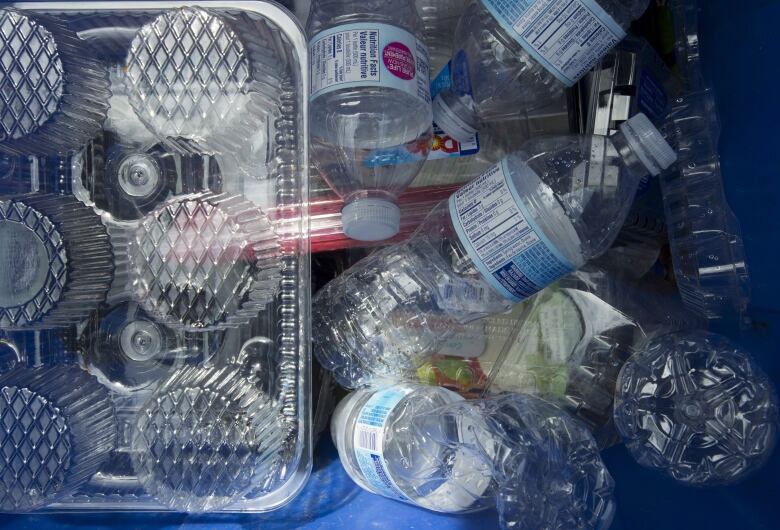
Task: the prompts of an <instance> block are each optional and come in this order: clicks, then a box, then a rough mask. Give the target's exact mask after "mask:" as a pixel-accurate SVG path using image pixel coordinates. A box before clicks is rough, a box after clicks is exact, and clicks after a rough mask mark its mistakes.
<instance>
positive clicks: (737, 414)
mask: <svg viewBox="0 0 780 530" xmlns="http://www.w3.org/2000/svg"><path fill="white" fill-rule="evenodd" d="M777 420H778V416H777V393H776V392H775V389H774V387H773V385H772V383H771V382H770V380H769V378H768V377H767V376H766V374H764V372H763V371H762V370H761V368H759V367H758V365H756V364H755V362H754V361H753V360H752V358H751V357H750V355H749V354H748V353H747V352H745V351H744V350H742V349H740V348H739V347H737V346H735V345H733V344H732V343H730V342H729V341H728V340H727V339H726V338H724V337H721V336H719V335H716V334H714V333H708V332H704V331H693V332H679V333H672V334H667V335H663V336H660V337H656V338H653V339H651V340H649V341H648V342H647V343H646V344H644V345H643V346H642V347H640V348H639V349H638V351H637V353H635V354H634V355H633V356H632V357H631V359H629V360H628V362H626V364H625V365H624V366H623V368H622V370H621V371H620V375H619V377H618V381H617V389H616V393H615V426H616V427H617V429H618V431H619V432H620V434H621V436H622V437H623V439H624V440H625V442H626V447H627V448H628V450H629V451H630V452H631V454H632V455H633V457H634V458H635V459H636V460H637V461H638V462H639V463H640V464H642V465H643V466H647V467H650V468H653V469H658V470H659V471H661V472H663V473H666V474H667V475H669V476H671V477H673V478H675V479H676V480H678V481H680V482H682V483H684V484H690V485H694V486H715V485H723V484H730V483H733V482H736V481H738V480H741V479H743V478H744V477H746V476H747V475H748V474H750V473H751V472H753V471H755V470H756V469H758V468H759V467H761V466H762V465H763V464H764V463H765V462H766V461H767V459H768V458H769V455H770V454H771V453H772V450H773V449H774V445H775V442H776V440H777Z"/></svg>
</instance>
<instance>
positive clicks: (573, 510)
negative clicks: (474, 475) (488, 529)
mask: <svg viewBox="0 0 780 530" xmlns="http://www.w3.org/2000/svg"><path fill="white" fill-rule="evenodd" d="M463 431H467V432H469V433H471V439H465V438H460V439H459V438H457V437H455V436H453V433H456V432H463ZM407 437H410V438H412V439H419V440H425V441H426V444H427V446H428V447H437V448H439V451H441V452H445V451H446V450H447V449H448V450H449V451H451V452H456V451H457V452H458V453H459V454H461V455H464V456H462V458H464V459H465V458H466V457H467V456H471V458H472V459H473V461H475V462H480V464H481V465H482V466H486V467H487V468H488V469H489V470H490V472H491V475H492V477H493V480H494V484H495V486H494V487H495V490H494V491H495V495H496V504H497V508H498V512H499V517H500V522H501V527H502V528H511V529H516V530H537V529H540V528H545V529H547V528H549V529H564V528H578V529H583V530H584V529H593V530H596V529H607V528H609V526H610V524H611V522H612V518H613V516H614V514H615V500H614V495H613V490H614V486H615V483H614V481H613V480H612V477H611V476H610V474H609V471H608V470H607V468H606V466H605V465H604V462H603V461H602V460H601V456H600V454H599V449H598V446H597V445H596V441H595V440H594V439H593V436H592V435H591V434H590V432H588V429H586V428H585V426H584V425H583V424H581V423H580V422H578V421H577V420H575V419H574V418H572V417H571V416H569V415H568V414H567V413H565V412H564V411H563V410H561V409H560V408H558V407H556V406H555V405H552V404H551V403H548V402H546V401H544V400H542V399H540V398H537V397H534V396H531V395H527V394H514V393H508V394H502V395H500V396H496V397H491V398H487V399H481V400H474V401H463V400H459V401H458V400H452V401H450V402H449V403H447V404H444V405H442V406H440V407H439V408H437V409H435V410H432V411H424V413H423V414H419V415H417V416H416V417H415V418H413V420H412V422H411V428H410V429H409V434H407ZM475 441H476V442H478V443H475Z"/></svg>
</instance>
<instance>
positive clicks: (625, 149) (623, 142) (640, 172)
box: [609, 131, 651, 185]
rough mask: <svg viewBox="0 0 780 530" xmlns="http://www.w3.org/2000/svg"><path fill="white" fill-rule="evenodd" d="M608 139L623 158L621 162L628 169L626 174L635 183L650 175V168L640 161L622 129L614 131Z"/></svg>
mask: <svg viewBox="0 0 780 530" xmlns="http://www.w3.org/2000/svg"><path fill="white" fill-rule="evenodd" d="M609 139H610V141H611V142H612V145H614V146H615V149H616V150H617V152H618V154H619V155H620V158H621V159H622V160H623V163H624V164H625V166H626V168H627V169H628V174H629V175H630V176H631V177H632V179H633V180H634V181H635V182H636V183H637V185H638V184H639V182H640V181H641V180H642V179H643V178H645V177H646V176H648V175H650V173H651V172H650V170H649V169H648V168H647V166H645V164H644V163H642V160H641V159H640V158H639V156H638V155H637V153H636V152H635V151H634V149H633V148H632V147H631V144H630V143H629V142H628V138H626V135H625V134H624V133H623V132H622V131H618V132H616V133H615V134H613V135H612V136H610V137H609Z"/></svg>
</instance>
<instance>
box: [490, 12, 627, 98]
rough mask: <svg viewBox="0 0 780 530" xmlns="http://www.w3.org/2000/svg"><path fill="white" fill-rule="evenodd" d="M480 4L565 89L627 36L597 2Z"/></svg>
mask: <svg viewBox="0 0 780 530" xmlns="http://www.w3.org/2000/svg"><path fill="white" fill-rule="evenodd" d="M482 1H483V4H484V5H485V7H486V8H487V10H488V11H490V12H491V14H492V15H493V16H494V17H495V18H496V20H498V22H499V23H500V24H501V26H502V27H503V28H504V29H505V30H507V31H509V33H511V34H512V35H513V36H514V37H515V39H516V40H517V41H518V42H519V43H520V45H521V46H523V48H524V49H525V50H526V51H527V52H528V53H530V54H531V55H532V56H533V57H534V58H535V59H536V60H537V61H539V62H540V63H541V64H542V65H544V66H545V67H546V68H547V69H548V70H549V71H550V72H551V73H552V74H553V75H555V76H556V77H557V78H558V79H560V80H561V81H562V82H563V83H565V84H566V85H567V86H572V85H574V84H575V83H576V82H577V81H579V80H580V78H582V76H584V75H585V74H586V73H587V72H588V71H589V70H590V69H591V68H593V67H594V66H595V65H596V63H598V61H599V60H600V59H601V58H602V57H603V56H604V55H605V54H606V53H607V52H608V51H609V50H611V49H612V48H613V47H614V46H615V45H616V44H617V43H618V42H620V41H621V40H623V38H624V37H625V36H626V33H625V31H623V28H621V27H620V26H619V25H618V24H617V22H615V20H614V19H613V18H612V17H611V16H610V15H609V13H607V12H606V11H604V9H603V8H602V7H601V6H600V5H599V4H598V3H596V1H595V0H482Z"/></svg>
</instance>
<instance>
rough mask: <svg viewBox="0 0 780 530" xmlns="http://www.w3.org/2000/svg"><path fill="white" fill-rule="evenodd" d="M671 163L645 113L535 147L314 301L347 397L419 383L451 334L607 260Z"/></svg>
mask: <svg viewBox="0 0 780 530" xmlns="http://www.w3.org/2000/svg"><path fill="white" fill-rule="evenodd" d="M675 157H676V155H675V153H674V151H673V150H672V149H671V148H670V147H669V145H668V144H667V143H666V142H665V140H664V139H663V137H662V136H661V134H660V133H659V132H658V130H657V129H655V127H653V125H652V124H651V123H650V121H649V120H648V119H647V118H646V117H645V116H644V115H638V116H636V117H634V118H632V119H631V120H629V121H628V122H626V123H625V124H624V125H623V127H622V131H621V132H620V133H617V134H615V135H614V136H612V137H610V138H606V137H602V136H589V137H585V136H564V137H551V138H539V139H535V140H531V141H529V142H528V143H526V144H525V145H524V147H523V149H522V150H520V151H518V152H517V153H515V154H513V155H510V156H509V157H507V158H505V159H504V160H503V161H502V162H500V163H499V164H498V165H496V166H495V167H493V168H492V169H490V170H488V171H487V172H485V173H484V174H482V175H481V176H479V177H477V178H476V179H474V180H473V181H471V182H470V183H469V184H466V185H465V186H464V187H462V188H461V189H460V190H459V191H457V192H456V193H455V194H453V195H452V196H451V197H450V199H449V200H448V201H445V202H443V203H441V204H439V205H438V206H437V207H436V208H434V210H433V211H432V212H431V214H430V215H429V216H428V218H427V219H426V220H425V221H424V222H423V224H422V225H421V226H420V228H419V229H418V230H417V232H415V234H414V235H412V237H410V238H409V239H408V240H406V241H405V242H403V243H400V244H398V245H395V246H392V247H388V248H386V249H383V250H381V251H379V252H377V253H375V254H373V255H371V256H369V257H368V258H366V259H364V260H362V261H361V262H359V263H358V264H357V265H355V266H354V267H353V268H351V269H350V270H349V271H347V272H346V273H345V274H343V275H342V276H340V277H339V278H337V279H336V280H334V281H332V282H331V283H330V284H328V285H327V286H326V287H325V288H324V289H322V290H321V291H320V292H319V293H318V295H317V296H316V298H315V301H314V331H313V336H314V337H315V342H314V352H315V354H316V355H317V357H318V359H319V360H320V362H321V363H322V365H323V366H325V367H326V368H327V369H329V370H331V371H332V372H333V373H334V375H335V377H336V379H337V381H339V383H341V384H342V385H344V386H347V387H353V388H355V387H359V386H364V385H368V384H370V383H371V382H372V380H376V379H379V378H383V377H387V378H391V379H398V378H399V377H402V378H413V377H414V371H415V370H416V369H417V368H418V367H419V366H420V365H421V364H422V363H423V362H424V361H425V355H426V354H428V353H429V352H431V351H433V350H435V348H436V346H437V343H438V342H439V341H441V339H442V338H444V337H446V336H447V334H448V333H449V330H450V329H451V328H453V327H457V326H456V325H455V324H462V323H464V322H468V321H471V320H474V319H477V318H481V317H484V316H487V315H490V314H493V313H497V312H501V311H504V310H506V309H508V308H509V307H510V306H511V304H512V303H514V302H520V301H522V300H524V299H526V298H528V297H530V296H532V295H533V294H534V293H536V292H538V291H539V290H541V289H543V288H544V287H546V286H547V285H549V284H551V283H553V282H555V281H556V280H558V279H559V278H561V277H563V276H565V275H566V274H568V273H570V272H571V271H573V270H574V269H577V268H578V267H580V266H581V265H583V264H584V263H585V262H586V261H588V260H589V259H591V258H595V257H597V256H599V255H600V254H602V253H603V252H604V251H606V250H607V249H608V248H609V247H610V245H611V244H612V242H613V240H614V239H615V236H616V234H617V232H618V231H619V230H620V228H621V226H622V224H623V221H624V219H625V217H626V214H627V212H628V210H629V208H630V206H631V202H632V199H633V196H634V193H635V190H636V188H637V185H638V183H639V181H640V179H641V178H642V177H644V176H646V175H648V174H658V173H659V172H660V171H661V170H662V169H663V168H666V167H668V166H669V165H671V164H672V163H673V162H674V160H675Z"/></svg>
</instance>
